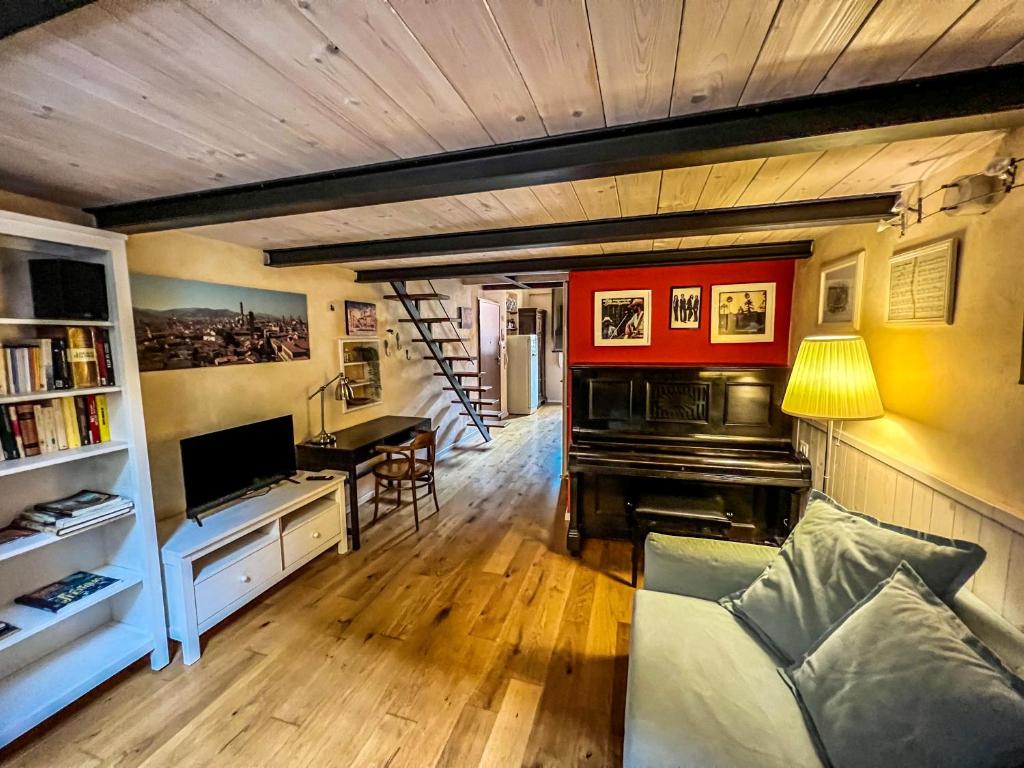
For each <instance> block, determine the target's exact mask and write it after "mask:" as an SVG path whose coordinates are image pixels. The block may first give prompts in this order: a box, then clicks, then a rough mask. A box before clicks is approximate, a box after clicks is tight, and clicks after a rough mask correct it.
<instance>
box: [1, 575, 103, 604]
mask: <svg viewBox="0 0 1024 768" xmlns="http://www.w3.org/2000/svg"><path fill="white" fill-rule="evenodd" d="M117 581H119V579H115V578H113V577H111V576H101V575H100V574H98V573H89V572H88V571H76V572H75V573H72V574H71V575H70V576H66V577H65V578H63V579H61V580H60V581H55V582H53V583H52V584H47V585H46V586H45V587H40V588H39V589H37V590H35V591H33V592H29V593H28V594H26V595H22V596H21V597H16V598H14V602H16V603H18V604H19V605H27V606H28V607H30V608H39V609H41V610H44V611H50V613H57V612H58V611H60V609H61V608H66V607H67V606H69V605H71V604H72V603H74V602H77V601H78V600H81V599H82V598H84V597H89V595H93V594H95V593H96V592H99V591H100V590H101V589H106V588H107V587H109V586H110V585H111V584H114V583H116V582H117Z"/></svg>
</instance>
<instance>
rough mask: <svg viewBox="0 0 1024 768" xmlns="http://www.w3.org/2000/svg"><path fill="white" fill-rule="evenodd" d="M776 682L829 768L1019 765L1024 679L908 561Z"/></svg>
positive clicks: (1023, 757)
mask: <svg viewBox="0 0 1024 768" xmlns="http://www.w3.org/2000/svg"><path fill="white" fill-rule="evenodd" d="M783 674H784V676H785V678H786V679H787V680H788V681H789V682H790V684H791V686H792V688H793V690H794V692H795V693H796V695H797V698H798V699H799V701H800V703H801V706H802V707H803V710H804V713H805V715H806V717H807V719H808V722H809V725H811V726H812V733H814V734H815V735H816V737H817V740H818V743H819V745H820V747H821V749H822V751H823V752H824V754H825V755H827V758H828V761H829V762H830V763H831V765H833V766H835V768H860V767H861V766H863V767H864V768H869V767H873V766H883V765H884V766H900V767H901V768H917V767H918V766H920V768H944V767H945V766H949V768H954V767H956V768H960V767H961V766H972V767H973V768H994V767H995V766H1016V765H1020V764H1021V763H1022V762H1024V680H1021V679H1020V678H1019V677H1017V676H1016V675H1014V674H1013V673H1012V672H1010V671H1009V670H1008V669H1007V668H1006V667H1005V666H1004V665H1003V664H1002V663H1001V662H1000V660H999V659H998V658H997V657H996V655H995V654H994V653H992V652H991V651H990V650H989V649H988V648H986V647H985V645H984V644H983V643H982V642H981V641H980V640H978V639H977V638H976V637H975V636H974V635H972V634H971V632H970V630H969V629H968V628H967V627H966V626H965V625H964V623H963V622H962V621H960V619H959V618H957V616H956V614H954V613H953V612H952V611H951V610H950V609H949V608H948V607H946V605H945V604H944V603H943V602H942V601H941V600H939V598H938V597H936V596H935V594H934V593H933V592H932V591H931V590H930V589H928V586H927V585H926V584H925V583H924V581H922V580H921V578H920V577H919V576H918V575H917V574H916V573H915V572H914V570H913V569H912V568H911V567H910V566H909V565H907V564H906V563H902V564H901V565H900V566H899V567H898V568H897V569H896V572H895V573H894V574H893V575H892V577H890V578H889V579H887V580H885V581H884V582H882V583H881V584H879V585H878V587H877V588H876V589H875V590H874V591H873V592H872V593H871V594H870V595H868V597H866V598H865V599H864V600H863V601H861V603H859V604H858V606H857V607H856V608H855V609H854V611H853V612H852V613H851V614H850V615H849V616H848V617H847V618H846V619H845V620H843V621H842V622H840V623H839V624H838V625H837V626H836V627H833V628H832V629H831V630H830V631H829V632H828V633H827V634H826V635H825V636H824V637H823V638H822V639H821V640H820V641H819V642H818V643H817V644H816V645H815V647H814V648H812V649H811V652H810V653H809V654H808V655H807V656H806V657H805V658H804V659H803V660H802V661H801V662H800V663H799V664H797V665H794V666H792V667H790V668H788V669H786V670H784V672H783Z"/></svg>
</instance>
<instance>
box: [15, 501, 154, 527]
mask: <svg viewBox="0 0 1024 768" xmlns="http://www.w3.org/2000/svg"><path fill="white" fill-rule="evenodd" d="M134 506H135V505H134V504H133V503H132V501H131V499H126V498H125V497H124V496H118V495H117V494H114V493H101V492H100V491H79V492H78V493H76V494H74V495H73V496H68V497H67V498H64V499H57V500H56V501H48V502H45V503H42V504H36V505H35V507H33V508H32V509H31V510H29V511H27V512H23V513H22V514H21V517H19V518H18V519H17V520H16V521H15V525H17V526H19V527H21V528H28V529H31V530H33V531H42V532H43V533H53V534H56V535H57V536H67V535H68V534H71V533H79V532H80V531H84V530H86V529H88V528H92V527H94V526H97V525H102V524H103V523H106V522H109V521H110V520H114V519H115V518H118V517H125V516H126V515H130V514H131V513H132V509H133V507H134Z"/></svg>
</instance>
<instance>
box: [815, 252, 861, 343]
mask: <svg viewBox="0 0 1024 768" xmlns="http://www.w3.org/2000/svg"><path fill="white" fill-rule="evenodd" d="M863 263H864V251H861V252H860V253H858V254H856V255H855V256H850V257H849V258H846V259H840V260H838V261H834V262H832V263H831V264H825V265H824V266H823V267H822V268H821V286H820V288H819V291H818V323H820V324H821V325H844V326H849V327H852V328H853V329H854V330H857V329H858V328H860V299H861V291H862V280H863Z"/></svg>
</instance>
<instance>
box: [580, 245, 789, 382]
mask: <svg viewBox="0 0 1024 768" xmlns="http://www.w3.org/2000/svg"><path fill="white" fill-rule="evenodd" d="M794 271H795V264H794V262H793V261H792V260H785V261H753V262H743V263H727V264H692V265H687V266H678V267H644V268H640V269H610V270H595V271H593V272H572V273H570V275H569V327H568V333H569V350H568V361H569V364H570V365H577V364H585V363H590V364H596V365H786V364H787V363H788V357H789V320H790V311H791V308H792V304H793V275H794ZM763 282H774V283H776V286H775V341H773V342H770V343H755V344H712V343H711V326H710V313H711V286H712V285H723V284H729V283H763ZM691 285H699V286H701V287H702V288H703V291H702V293H701V305H702V306H701V319H700V328H697V329H694V330H678V331H673V330H669V327H668V325H669V311H670V309H669V301H670V299H671V296H672V293H671V289H672V288H673V287H674V286H691ZM636 288H639V289H645V288H649V289H651V303H652V305H653V306H652V307H651V313H650V322H651V345H650V346H649V347H595V346H594V291H617V290H627V289H628V290H632V289H636Z"/></svg>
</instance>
